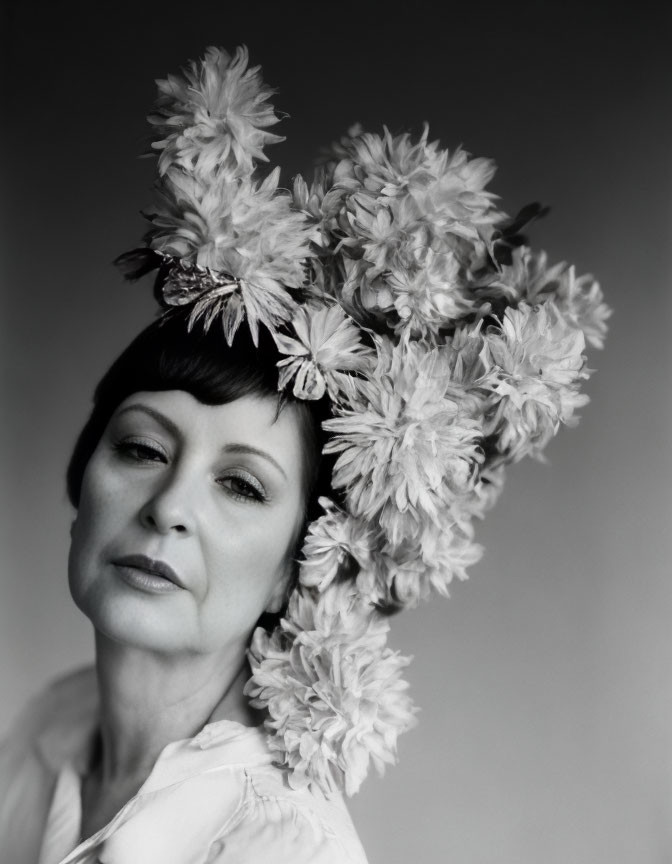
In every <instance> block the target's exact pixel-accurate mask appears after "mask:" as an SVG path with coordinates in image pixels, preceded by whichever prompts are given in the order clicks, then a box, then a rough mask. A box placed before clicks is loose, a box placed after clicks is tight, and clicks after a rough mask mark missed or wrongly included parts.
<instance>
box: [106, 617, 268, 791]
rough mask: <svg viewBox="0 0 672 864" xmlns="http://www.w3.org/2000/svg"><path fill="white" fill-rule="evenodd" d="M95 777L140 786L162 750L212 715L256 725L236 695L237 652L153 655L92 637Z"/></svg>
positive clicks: (244, 674)
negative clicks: (97, 718) (97, 712)
mask: <svg viewBox="0 0 672 864" xmlns="http://www.w3.org/2000/svg"><path fill="white" fill-rule="evenodd" d="M96 668H97V672H98V683H99V689H100V708H101V730H100V732H101V737H100V745H101V749H100V752H99V756H100V759H99V760H98V766H97V767H98V772H99V776H100V778H101V779H102V780H103V781H115V780H118V779H120V778H124V779H125V780H126V781H130V780H131V778H133V779H135V780H136V781H137V783H136V785H138V784H141V783H142V782H144V780H145V779H146V778H147V776H149V773H150V771H151V770H152V768H153V766H154V763H155V762H156V760H157V759H158V757H159V754H160V753H161V751H162V750H163V748H164V747H165V746H166V745H167V744H170V743H171V742H173V741H180V740H182V739H185V738H191V737H193V736H194V735H195V734H196V733H197V732H198V731H200V730H201V729H202V728H203V726H204V725H205V724H206V723H208V722H211V721H213V720H221V719H228V720H235V721H237V722H239V723H242V724H243V725H248V726H251V725H256V724H257V723H259V722H260V721H259V718H258V715H257V714H256V713H255V712H254V711H253V709H251V708H250V706H249V704H248V702H247V698H246V697H245V696H244V695H243V688H244V686H245V682H246V681H247V679H248V677H249V668H248V665H247V661H246V659H245V656H244V655H242V656H236V657H228V658H225V659H223V658H222V656H221V655H189V656H187V657H184V656H180V657H175V656H168V655H160V654H156V653H151V652H147V651H144V650H141V649H138V648H133V647H129V646H127V645H122V644H120V643H118V642H114V641H112V640H110V639H108V638H107V637H106V636H104V635H102V634H100V633H97V634H96Z"/></svg>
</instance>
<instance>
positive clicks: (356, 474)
mask: <svg viewBox="0 0 672 864" xmlns="http://www.w3.org/2000/svg"><path fill="white" fill-rule="evenodd" d="M157 83H158V88H159V97H158V101H157V103H156V107H155V110H154V113H153V114H152V115H151V116H150V118H149V121H150V124H151V125H152V128H153V132H154V140H153V142H152V149H153V151H154V152H155V153H156V154H157V155H158V178H157V181H156V193H157V200H156V205H155V207H154V209H153V210H151V211H149V212H148V213H147V214H146V218H147V219H148V221H149V223H150V227H149V230H148V231H147V233H146V235H145V237H144V246H143V247H141V248H139V249H135V250H133V251H132V252H129V253H126V254H125V255H122V256H121V257H120V258H119V259H118V262H117V263H118V264H119V265H120V267H121V268H122V269H123V271H124V272H125V274H126V276H127V277H128V278H130V279H137V278H139V277H140V276H142V275H144V274H146V273H149V272H153V271H155V272H156V279H155V294H156V296H157V299H158V300H159V302H160V303H161V305H162V306H163V307H164V308H168V309H169V308H170V307H172V306H183V307H186V308H188V309H189V310H190V312H189V322H188V323H189V326H190V327H192V326H195V325H196V324H199V325H200V326H202V327H204V328H206V329H208V328H210V327H213V326H219V325H220V324H221V326H222V329H223V338H225V339H226V341H227V342H228V343H229V344H231V343H232V341H233V339H234V337H235V334H236V332H237V330H238V328H239V327H241V326H243V324H245V325H246V326H248V327H249V329H250V332H251V334H252V337H253V339H254V341H255V344H257V338H258V332H259V327H261V326H263V327H265V328H267V329H268V330H269V331H270V333H271V334H272V336H273V338H274V340H275V343H276V345H277V348H278V351H279V353H280V355H281V359H280V361H279V363H278V389H279V391H285V392H287V393H291V394H292V395H293V397H294V398H296V399H301V400H317V399H327V400H328V401H329V405H330V415H331V416H330V417H329V419H327V420H326V421H324V423H323V427H324V429H325V431H326V432H327V433H328V435H329V438H328V442H327V444H326V447H325V452H326V453H328V454H333V455H334V457H335V464H334V469H333V476H332V488H333V500H332V499H331V498H322V499H321V500H320V503H321V506H322V508H323V513H322V515H321V516H320V517H319V518H318V519H316V520H315V521H313V522H312V523H311V524H310V525H309V526H308V530H307V534H306V538H305V542H304V546H303V551H302V554H301V556H300V560H299V576H298V580H297V584H296V586H295V588H294V590H293V591H292V594H291V596H290V598H289V601H288V606H287V609H286V613H285V615H284V617H283V618H282V620H281V622H280V624H279V625H278V626H277V627H276V629H275V630H274V631H273V632H270V633H269V632H266V631H265V630H263V629H262V628H258V629H257V630H256V632H255V634H254V637H253V640H252V644H251V646H250V649H249V660H250V665H251V669H252V677H251V679H250V680H249V682H248V683H247V685H246V693H247V694H248V695H249V696H250V698H251V701H252V704H253V705H254V706H256V707H258V708H261V709H264V710H265V711H266V712H267V720H266V729H267V731H268V733H269V746H270V748H271V750H272V752H273V753H274V754H275V756H276V759H277V762H278V763H279V764H280V765H282V766H284V767H285V768H286V770H287V773H288V778H289V782H290V783H291V784H292V785H293V786H303V785H311V784H312V785H314V786H317V787H320V788H321V789H322V790H323V791H325V792H327V793H330V792H333V791H334V790H337V789H342V790H344V791H345V792H346V794H349V795H350V794H353V793H354V792H356V791H357V789H358V788H359V786H360V785H361V782H362V780H363V779H364V777H365V775H366V773H367V771H368V768H369V766H370V765H371V764H373V765H375V766H376V768H377V769H378V770H380V771H382V770H383V768H384V766H385V765H386V764H389V763H391V762H393V761H394V758H395V753H396V743H397V738H398V735H399V734H401V733H402V732H403V731H405V730H406V729H408V728H410V727H411V726H412V725H413V723H414V714H415V709H414V708H413V706H412V704H411V702H410V699H409V697H408V694H407V689H406V688H407V685H406V683H405V682H404V680H403V678H402V672H403V669H404V668H405V666H406V665H407V663H408V660H407V659H406V658H404V657H400V656H399V655H398V654H397V653H395V652H393V651H391V650H390V649H389V648H388V647H387V633H388V630H389V613H390V612H391V611H394V610H398V609H402V608H405V607H411V606H414V605H416V604H417V603H418V602H419V601H420V600H423V599H426V598H427V597H429V596H430V595H431V593H432V592H433V591H435V592H437V593H439V594H442V595H447V594H448V590H449V585H450V583H451V582H452V580H453V579H465V578H466V576H467V570H468V568H469V567H470V566H471V565H472V564H473V563H474V562H475V561H477V560H478V558H479V556H480V554H481V548H480V546H479V545H478V544H477V543H476V542H475V539H474V519H475V518H479V519H480V518H482V517H483V516H484V514H485V513H486V512H487V510H488V509H489V508H490V507H492V506H493V504H494V503H495V501H496V500H497V498H498V496H499V494H500V493H501V491H502V487H503V483H504V474H505V468H506V465H507V464H510V463H513V462H517V461H519V460H520V459H522V458H523V457H524V456H533V457H535V458H539V459H540V458H542V453H543V450H544V448H545V446H546V445H547V444H548V442H549V441H550V440H551V438H552V437H553V436H554V435H555V434H556V432H557V431H558V429H559V427H560V426H561V425H563V424H564V425H572V424H574V423H575V422H576V418H577V410H578V409H579V408H581V407H583V406H584V405H585V404H586V403H587V402H588V397H587V396H585V395H584V394H582V393H581V391H580V388H581V385H582V383H583V382H584V381H585V380H586V379H587V378H588V377H589V375H590V370H589V369H587V367H586V358H585V354H584V351H585V346H586V342H587V343H588V344H590V345H591V346H593V347H596V348H600V347H602V345H603V342H604V337H605V334H606V321H607V319H608V317H609V315H610V314H611V310H610V309H609V308H608V306H607V305H606V304H605V303H604V300H603V296H602V292H601V290H600V287H599V285H598V283H597V282H595V281H594V280H593V279H592V277H590V276H579V277H577V276H576V274H575V271H574V268H573V267H569V266H567V265H566V264H564V263H559V264H554V265H549V264H548V261H547V258H546V255H545V254H544V253H535V252H533V251H531V250H530V249H529V248H528V247H527V245H526V240H525V238H524V236H523V235H522V234H521V231H522V229H523V228H524V227H525V225H526V224H527V223H528V222H530V221H531V220H533V219H535V218H538V217H539V216H542V215H544V213H545V212H546V209H545V208H543V207H541V206H540V205H539V204H531V205H528V206H527V207H525V208H523V209H522V210H521V211H520V213H519V214H518V215H517V216H515V217H513V218H511V217H509V216H507V214H506V213H504V212H503V211H502V210H500V209H499V206H498V199H497V196H495V195H494V194H493V193H492V192H490V191H489V190H488V189H487V185H488V183H489V182H490V180H491V179H492V177H493V175H494V172H495V165H494V163H493V162H492V161H491V160H489V159H482V158H471V157H470V155H469V154H468V153H467V152H466V151H465V150H463V149H462V148H457V149H456V150H454V151H453V152H452V153H451V152H449V151H448V150H446V149H442V148H441V147H440V146H439V144H438V142H436V141H430V140H429V129H428V126H427V125H425V127H424V129H423V131H422V134H421V136H420V138H419V139H417V140H416V139H414V138H413V137H412V136H411V135H409V134H402V135H396V136H395V135H392V134H391V133H390V131H389V130H388V129H384V130H383V134H382V135H377V134H373V133H368V132H364V131H363V130H362V129H361V128H359V127H357V126H355V127H353V128H352V129H351V130H350V131H349V133H348V134H347V135H346V136H345V137H343V138H342V139H341V140H340V141H339V142H337V143H336V144H333V145H332V147H331V148H330V149H329V150H328V151H327V153H326V155H325V157H324V158H323V160H322V162H321V163H320V164H319V165H318V167H317V168H316V170H315V172H314V175H313V177H312V178H311V179H310V180H309V181H308V182H306V180H304V179H303V178H302V177H297V178H296V179H295V181H294V184H293V188H292V190H291V192H290V191H287V190H284V189H282V188H281V187H280V185H279V169H277V168H276V169H274V170H271V171H270V172H268V173H267V174H266V176H265V177H259V176H258V169H259V163H260V162H265V161H267V160H266V156H265V154H264V148H265V147H266V146H267V145H269V144H273V143H276V142H278V141H280V140H282V139H281V138H280V137H279V136H277V135H275V134H273V133H271V132H269V131H267V130H268V128H269V127H270V126H273V125H274V124H275V123H276V122H278V119H279V118H278V116H277V115H276V113H275V111H274V109H273V107H272V105H271V104H270V102H269V97H270V96H271V95H272V92H273V91H271V90H270V89H269V88H267V87H266V86H265V85H264V83H263V81H262V79H261V76H260V70H259V68H258V67H254V68H248V54H247V49H245V48H238V49H237V50H236V51H235V53H234V54H233V55H230V54H228V53H227V52H226V51H224V50H222V49H217V48H208V49H207V51H206V52H205V56H204V57H203V59H202V60H200V61H198V62H192V63H190V64H189V66H188V67H187V68H186V69H185V70H183V72H182V74H181V75H174V76H169V77H168V78H167V79H165V80H163V81H159V82H157ZM217 322H219V324H218V323H217Z"/></svg>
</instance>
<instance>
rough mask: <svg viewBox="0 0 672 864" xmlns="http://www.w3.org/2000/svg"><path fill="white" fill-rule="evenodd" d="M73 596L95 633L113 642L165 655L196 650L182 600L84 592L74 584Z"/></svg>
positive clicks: (106, 592)
mask: <svg viewBox="0 0 672 864" xmlns="http://www.w3.org/2000/svg"><path fill="white" fill-rule="evenodd" d="M70 592H71V594H72V599H73V600H74V602H75V605H76V606H77V608H78V609H79V610H80V611H81V612H83V613H84V615H86V617H87V618H88V619H89V621H90V622H91V624H92V625H93V628H94V630H95V631H96V633H100V634H101V635H102V636H105V637H107V638H108V639H110V640H112V641H113V642H117V643H119V644H122V645H127V646H128V647H129V648H141V649H144V650H147V651H153V652H158V653H164V654H175V653H179V652H184V651H190V650H193V644H190V643H193V638H189V633H187V632H186V630H187V628H186V626H185V625H186V619H187V617H188V615H187V613H186V610H185V609H184V604H180V603H179V602H176V601H178V600H181V599H183V598H181V597H178V596H175V595H170V596H164V597H152V596H148V595H142V594H141V593H140V592H132V591H125V590H121V591H119V590H114V591H110V590H100V589H98V588H97V587H96V586H89V588H88V589H87V590H81V587H80V586H73V585H72V583H71V585H70ZM157 601H158V602H157Z"/></svg>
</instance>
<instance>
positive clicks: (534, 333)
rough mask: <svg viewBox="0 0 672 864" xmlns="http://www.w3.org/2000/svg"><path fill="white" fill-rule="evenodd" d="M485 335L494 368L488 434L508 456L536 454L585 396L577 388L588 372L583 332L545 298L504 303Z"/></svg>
mask: <svg viewBox="0 0 672 864" xmlns="http://www.w3.org/2000/svg"><path fill="white" fill-rule="evenodd" d="M484 338H485V340H486V343H487V349H488V353H489V356H490V360H491V363H492V366H493V367H495V369H496V373H497V375H496V383H495V384H494V385H493V386H492V397H491V398H492V403H491V407H490V409H489V411H488V414H487V415H486V422H485V431H486V435H489V436H492V438H493V440H494V441H495V442H496V447H497V449H498V451H499V452H500V453H501V454H502V456H503V457H504V458H505V459H506V460H507V461H512V462H517V461H518V460H519V459H522V458H523V456H528V455H530V456H535V457H537V458H540V457H541V451H542V450H543V448H544V447H545V446H546V445H547V444H548V442H549V441H550V439H551V438H552V437H553V436H554V435H555V433H556V432H557V431H558V428H559V426H560V424H561V423H564V424H567V425H573V424H574V423H575V422H576V417H575V411H576V409H577V408H580V407H582V406H583V405H585V404H586V403H587V402H588V401H589V399H588V396H586V395H584V394H582V393H580V392H579V386H580V381H581V380H582V379H585V378H588V376H589V374H590V373H589V371H588V370H587V369H586V368H585V357H584V355H583V350H584V347H585V340H584V336H583V333H582V331H581V330H577V329H575V328H574V327H571V326H570V325H569V324H568V323H567V322H566V321H565V319H564V318H563V317H562V316H561V315H560V313H559V311H558V309H557V307H556V306H555V304H554V303H553V302H552V301H548V302H546V303H545V304H543V305H540V306H528V305H527V304H526V303H521V304H520V306H519V307H518V308H517V309H513V308H509V309H507V310H506V313H505V315H504V316H503V318H502V320H501V324H500V325H499V326H497V327H494V326H493V327H489V328H488V329H487V331H486V332H485V334H484Z"/></svg>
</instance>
